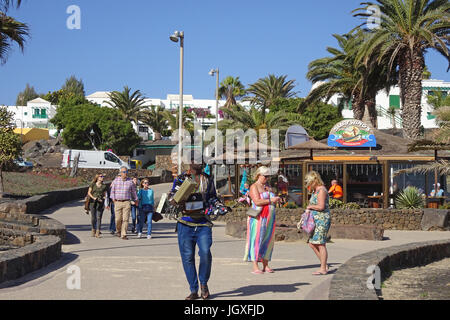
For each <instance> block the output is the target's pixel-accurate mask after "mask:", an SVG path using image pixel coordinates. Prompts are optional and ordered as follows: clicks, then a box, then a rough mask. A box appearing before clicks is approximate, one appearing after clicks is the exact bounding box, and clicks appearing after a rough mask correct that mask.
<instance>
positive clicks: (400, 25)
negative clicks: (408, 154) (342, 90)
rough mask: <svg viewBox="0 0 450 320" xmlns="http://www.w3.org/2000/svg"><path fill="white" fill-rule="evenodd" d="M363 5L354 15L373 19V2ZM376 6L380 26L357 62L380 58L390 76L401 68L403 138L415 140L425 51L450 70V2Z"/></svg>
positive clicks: (382, 0) (400, 0)
mask: <svg viewBox="0 0 450 320" xmlns="http://www.w3.org/2000/svg"><path fill="white" fill-rule="evenodd" d="M362 5H364V6H363V7H362V8H358V9H356V10H354V12H356V13H355V16H357V17H358V16H359V17H364V18H367V17H368V16H370V14H368V13H367V12H368V10H367V9H368V7H369V6H373V5H374V3H371V2H365V3H362ZM376 5H378V7H379V8H380V12H381V19H380V20H381V24H380V27H379V28H375V29H372V30H371V31H369V32H368V37H367V39H366V41H365V42H364V44H363V45H362V47H361V50H360V52H359V53H358V55H357V58H356V62H357V63H358V62H359V61H363V60H366V61H367V60H368V59H374V58H375V57H378V58H377V59H378V61H379V62H381V61H383V60H386V59H387V61H389V64H388V71H389V73H390V72H395V70H396V68H397V67H398V72H399V87H400V99H401V103H402V119H403V130H404V136H405V137H406V138H409V139H415V140H416V139H419V137H420V135H421V133H420V125H421V121H420V116H421V98H422V77H423V71H424V68H425V52H426V51H427V50H428V49H435V50H436V51H438V52H439V53H441V54H442V55H443V56H444V57H446V58H447V60H448V61H449V67H450V55H449V50H448V43H449V38H448V34H449V29H450V3H449V2H448V1H447V0H377V3H376ZM366 21H367V19H366ZM366 23H367V22H364V23H363V24H362V25H365V24H366Z"/></svg>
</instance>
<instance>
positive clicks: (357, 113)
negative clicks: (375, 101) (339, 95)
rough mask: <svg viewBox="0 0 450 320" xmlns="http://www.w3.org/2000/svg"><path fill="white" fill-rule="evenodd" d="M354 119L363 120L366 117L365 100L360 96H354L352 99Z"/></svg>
mask: <svg viewBox="0 0 450 320" xmlns="http://www.w3.org/2000/svg"><path fill="white" fill-rule="evenodd" d="M352 108H353V117H354V118H355V119H356V120H362V118H363V117H364V99H362V98H361V97H360V96H359V95H356V96H353V99H352Z"/></svg>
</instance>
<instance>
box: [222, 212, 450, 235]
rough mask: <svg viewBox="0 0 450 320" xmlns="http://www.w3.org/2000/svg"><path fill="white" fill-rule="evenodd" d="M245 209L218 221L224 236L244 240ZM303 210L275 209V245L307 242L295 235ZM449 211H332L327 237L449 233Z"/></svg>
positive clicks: (297, 233)
mask: <svg viewBox="0 0 450 320" xmlns="http://www.w3.org/2000/svg"><path fill="white" fill-rule="evenodd" d="M246 211H247V209H246V208H234V209H233V212H232V213H229V214H227V215H226V216H224V217H221V218H220V220H222V221H225V222H226V223H227V226H226V234H228V235H231V236H233V237H236V238H241V239H244V238H245V237H246V228H247V227H246V221H247V215H246ZM303 212H304V209H301V208H299V209H284V208H277V209H276V224H277V229H276V230H275V240H276V241H297V240H302V239H306V238H307V236H306V235H305V234H303V233H302V232H300V233H299V232H297V228H296V226H297V223H298V222H299V221H300V218H301V215H302V214H303ZM449 215H450V210H437V209H420V210H399V209H359V210H341V209H334V210H331V228H330V231H329V233H328V234H329V236H330V237H331V238H336V239H355V240H356V239H360V240H382V239H383V234H384V230H425V231H428V230H449V229H450V228H449V218H448V217H449Z"/></svg>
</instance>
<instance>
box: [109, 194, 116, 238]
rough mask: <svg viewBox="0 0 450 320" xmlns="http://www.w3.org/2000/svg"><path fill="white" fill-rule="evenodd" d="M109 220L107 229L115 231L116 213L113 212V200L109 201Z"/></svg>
mask: <svg viewBox="0 0 450 320" xmlns="http://www.w3.org/2000/svg"><path fill="white" fill-rule="evenodd" d="M110 208H111V220H110V221H109V231H111V232H116V215H115V214H114V202H112V201H111V204H110Z"/></svg>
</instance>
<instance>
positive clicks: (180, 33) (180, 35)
mask: <svg viewBox="0 0 450 320" xmlns="http://www.w3.org/2000/svg"><path fill="white" fill-rule="evenodd" d="M178 39H179V40H180V106H179V111H178V112H179V124H178V175H180V174H181V152H182V145H181V141H182V137H183V136H182V129H183V62H184V61H183V60H184V32H183V31H175V32H174V33H173V34H172V35H171V36H170V40H172V41H173V42H178Z"/></svg>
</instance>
